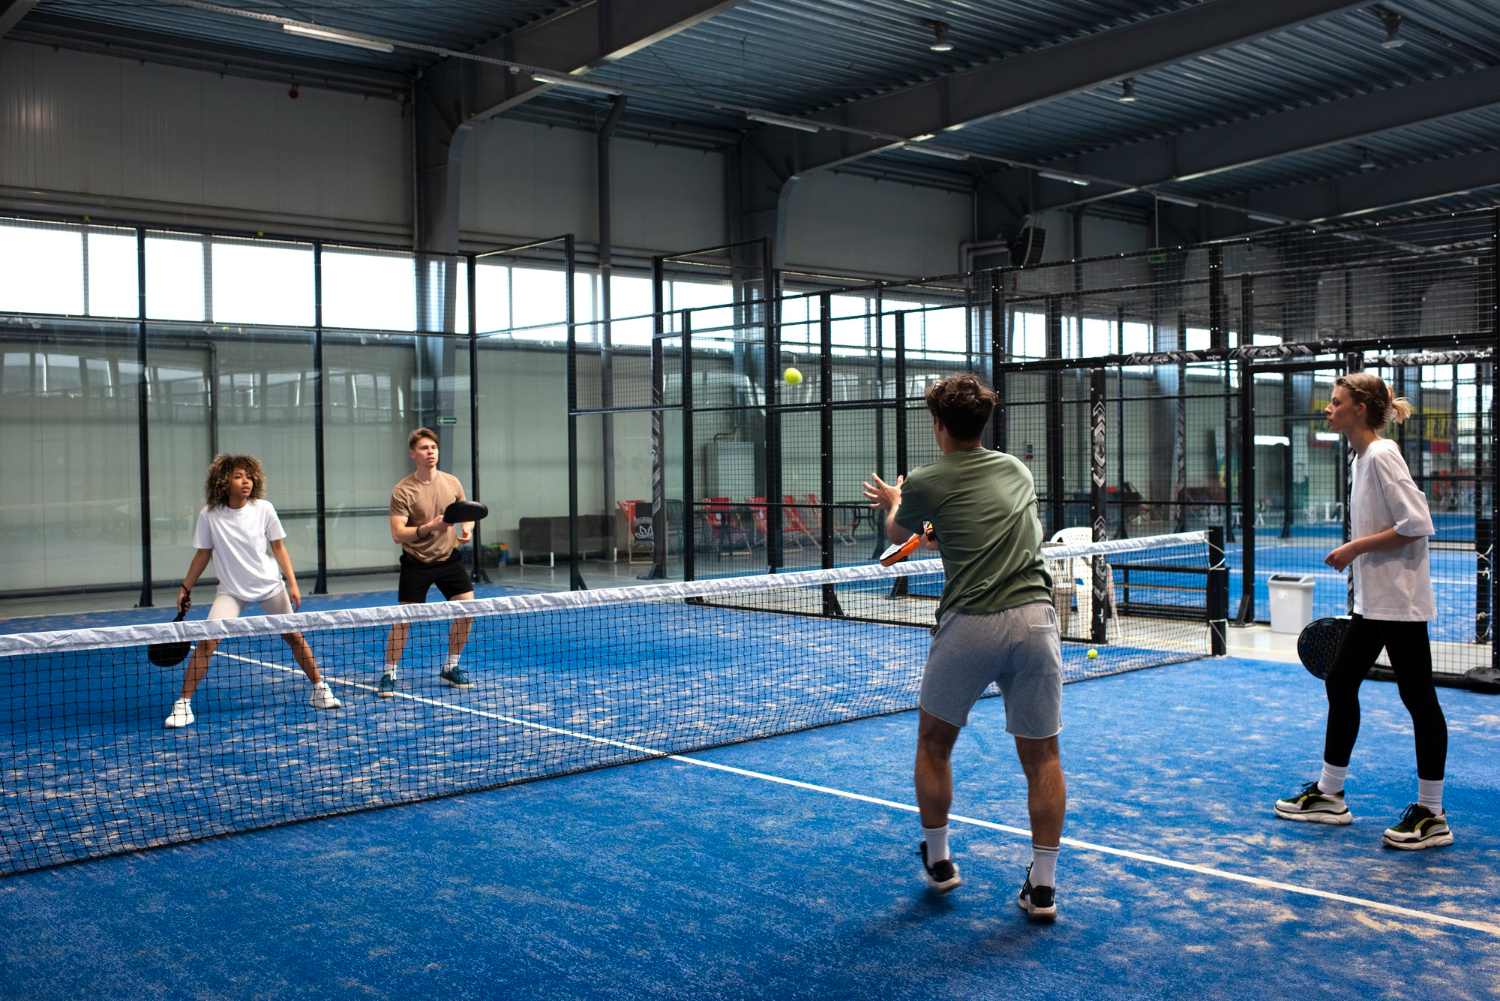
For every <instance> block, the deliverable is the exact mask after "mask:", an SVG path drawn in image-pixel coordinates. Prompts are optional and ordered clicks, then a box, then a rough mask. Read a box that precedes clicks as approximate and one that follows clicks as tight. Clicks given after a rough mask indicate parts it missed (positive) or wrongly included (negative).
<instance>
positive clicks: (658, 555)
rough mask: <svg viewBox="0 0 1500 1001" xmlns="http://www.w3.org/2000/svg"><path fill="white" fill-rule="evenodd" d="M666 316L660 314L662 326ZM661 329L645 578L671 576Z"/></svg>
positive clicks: (656, 342) (654, 360)
mask: <svg viewBox="0 0 1500 1001" xmlns="http://www.w3.org/2000/svg"><path fill="white" fill-rule="evenodd" d="M664 321H665V317H662V316H658V317H657V325H658V327H660V326H664V325H665V323H664ZM665 336H666V334H665V333H663V332H662V331H661V330H658V331H657V333H656V336H655V337H653V338H651V569H650V570H649V571H648V572H646V573H644V574H642V575H641V577H640V579H641V580H664V579H665V578H666V576H667V531H666V529H667V525H666V521H667V482H666V464H667V463H666V444H667V438H666V424H665V421H664V418H665V417H666V414H665V412H664V411H663V409H662V408H663V407H664V406H665V405H666V391H665V386H666V367H667V359H666V348H665V345H663V344H662V339H663V338H664V337H665Z"/></svg>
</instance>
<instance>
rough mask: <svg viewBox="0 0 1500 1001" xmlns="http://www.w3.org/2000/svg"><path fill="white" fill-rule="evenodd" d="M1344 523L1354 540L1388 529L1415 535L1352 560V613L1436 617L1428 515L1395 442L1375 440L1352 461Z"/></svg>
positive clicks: (1407, 618) (1400, 619)
mask: <svg viewBox="0 0 1500 1001" xmlns="http://www.w3.org/2000/svg"><path fill="white" fill-rule="evenodd" d="M1349 520H1350V531H1351V532H1352V533H1353V536H1354V538H1356V539H1361V538H1364V537H1365V536H1367V535H1376V534H1378V533H1380V532H1384V531H1385V530H1386V529H1388V528H1394V529H1395V530H1396V532H1397V533H1398V534H1400V535H1411V536H1421V538H1418V539H1416V540H1415V541H1412V542H1408V543H1407V544H1406V545H1404V546H1401V547H1400V548H1399V549H1388V550H1386V551H1385V552H1383V553H1364V554H1363V555H1361V556H1358V557H1356V558H1355V560H1354V563H1353V565H1352V567H1351V570H1352V572H1353V574H1354V610H1355V611H1356V612H1358V613H1359V614H1360V615H1363V616H1364V617H1365V618H1368V619H1384V620H1386V621H1388V622H1431V621H1432V620H1433V619H1436V618H1437V603H1436V602H1435V601H1434V600H1433V597H1432V575H1431V574H1430V573H1429V571H1428V566H1427V536H1429V535H1433V534H1435V533H1434V531H1433V527H1432V515H1431V514H1429V513H1428V511H1427V498H1426V497H1424V496H1423V495H1422V491H1421V490H1419V489H1417V485H1416V483H1415V482H1413V481H1412V478H1411V473H1410V472H1409V471H1408V470H1407V468H1406V462H1405V460H1404V459H1402V457H1401V449H1400V447H1399V446H1398V445H1397V444H1396V443H1395V442H1393V441H1391V440H1389V439H1386V438H1377V439H1376V440H1375V441H1372V442H1371V443H1370V446H1369V447H1368V448H1366V449H1365V454H1364V455H1361V456H1356V457H1355V460H1354V481H1353V483H1352V484H1351V487H1350V490H1349Z"/></svg>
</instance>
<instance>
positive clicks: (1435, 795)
mask: <svg viewBox="0 0 1500 1001" xmlns="http://www.w3.org/2000/svg"><path fill="white" fill-rule="evenodd" d="M1417 802H1418V803H1419V804H1420V805H1422V806H1425V807H1427V809H1429V810H1431V811H1432V812H1433V813H1434V814H1437V815H1439V816H1441V815H1442V813H1443V780H1442V779H1423V778H1419V779H1417Z"/></svg>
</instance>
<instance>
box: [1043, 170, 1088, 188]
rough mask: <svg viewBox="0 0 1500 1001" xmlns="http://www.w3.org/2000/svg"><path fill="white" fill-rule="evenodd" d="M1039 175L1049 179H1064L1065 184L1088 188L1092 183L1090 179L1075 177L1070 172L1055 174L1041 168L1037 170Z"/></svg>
mask: <svg viewBox="0 0 1500 1001" xmlns="http://www.w3.org/2000/svg"><path fill="white" fill-rule="evenodd" d="M1037 176H1038V177H1045V178H1046V179H1047V180H1049V181H1062V182H1063V183H1064V184H1076V185H1078V186H1079V187H1080V188H1086V187H1088V186H1089V184H1090V183H1091V182H1089V181H1085V180H1084V179H1083V178H1081V177H1073V176H1071V175H1069V174H1054V173H1052V171H1050V170H1039V171H1037Z"/></svg>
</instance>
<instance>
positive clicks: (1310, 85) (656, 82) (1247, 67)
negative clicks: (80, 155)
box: [36, 0, 1500, 199]
mask: <svg viewBox="0 0 1500 1001" xmlns="http://www.w3.org/2000/svg"><path fill="white" fill-rule="evenodd" d="M1193 3H1194V0H749V2H746V3H743V4H740V5H738V6H736V7H734V8H732V9H730V10H728V11H726V12H725V13H723V14H720V15H719V16H717V17H715V18H712V19H710V20H709V21H706V22H704V23H702V24H699V25H696V26H694V27H692V28H689V29H687V30H685V31H682V32H679V33H678V34H676V35H673V36H671V37H669V38H666V39H664V40H662V41H660V42H658V43H656V44H655V45H652V46H649V47H647V48H645V49H642V50H640V51H638V52H636V53H634V54H632V55H631V56H629V57H628V58H626V59H623V60H621V61H619V62H617V63H615V64H612V65H610V66H608V67H605V68H604V69H602V70H600V71H597V72H596V73H595V74H594V75H593V76H594V78H596V79H601V80H612V81H616V82H619V83H622V84H625V85H627V86H629V87H638V88H649V89H655V90H659V91H665V92H669V93H671V94H678V95H691V96H694V97H697V98H699V99H702V100H709V101H721V102H724V103H727V104H734V105H740V106H753V107H759V108H764V109H767V110H771V111H775V112H778V113H781V114H785V115H805V114H809V113H813V112H817V111H822V110H826V109H828V108H831V107H835V106H837V105H839V104H842V103H845V102H849V101H856V100H859V99H861V98H864V97H868V96H871V95H874V94H877V93H882V92H887V91H891V90H895V89H899V88H901V87H905V86H909V85H911V84H914V83H917V82H920V81H923V80H928V79H932V78H935V77H937V76H939V75H942V74H946V73H952V72H955V71H958V70H961V69H964V68H968V67H974V66H980V65H983V64H985V63H989V62H994V61H997V60H1002V59H1005V58H1008V57H1011V56H1014V55H1017V54H1020V53H1023V52H1027V51H1032V50H1035V49H1040V48H1045V47H1047V46H1050V45H1054V44H1057V43H1059V42H1063V41H1067V40H1069V39H1073V38H1078V37H1081V36H1084V35H1087V34H1090V33H1093V32H1098V31H1104V30H1108V29H1110V28H1114V27H1118V26H1120V25H1124V24H1128V23H1131V22H1133V21H1138V20H1142V19H1145V18H1149V17H1152V16H1155V15H1159V14H1162V13H1166V12H1169V11H1173V10H1179V9H1182V8H1186V7H1190V6H1193ZM240 6H241V7H242V8H243V9H247V10H251V9H253V10H256V11H259V12H262V13H274V14H277V15H280V16H290V17H296V18H298V19H305V20H313V19H314V17H315V18H316V20H317V21H318V22H319V23H322V24H327V25H329V26H331V27H339V28H347V29H351V30H357V31H361V32H364V33H368V34H374V35H381V36H387V37H392V38H398V39H403V40H408V41H412V42H419V43H423V44H428V45H439V46H445V47H449V48H453V49H467V48H471V47H473V46H475V45H478V44H480V43H482V42H484V41H487V40H490V39H492V38H495V37H497V36H499V35H501V34H503V33H504V32H505V31H508V30H510V29H513V28H515V27H517V26H519V25H522V24H525V23H528V22H530V21H533V20H535V19H537V18H539V17H543V16H546V15H548V14H551V13H553V12H555V11H557V10H559V9H562V8H564V7H566V6H569V4H566V3H547V2H538V0H531V2H523V0H441V2H430V0H380V2H379V3H376V4H371V3H364V2H358V0H326V2H325V3H321V4H318V5H317V6H316V7H315V8H314V7H308V8H303V7H300V6H298V7H291V6H288V5H284V4H281V3H270V2H265V0H261V2H259V3H257V4H255V6H253V7H251V6H247V5H244V4H241V5H240ZM36 9H37V10H38V11H42V12H50V13H53V14H58V15H66V16H69V17H73V18H85V19H90V20H93V21H97V22H105V23H109V24H114V25H118V26H121V27H129V28H132V29H137V30H147V31H154V32H159V33H163V34H169V35H174V36H179V37H186V38H197V39H202V40H204V41H205V42H208V41H212V42H215V43H221V44H222V43H228V44H234V45H238V46H243V47H248V48H255V49H261V50H265V51H274V52H278V53H283V54H286V55H289V56H297V55H303V56H308V57H316V58H318V59H322V60H341V61H346V62H350V63H360V64H363V65H369V66H378V67H381V68H384V69H401V70H404V71H406V72H415V71H416V70H418V69H419V68H420V67H421V66H423V65H426V64H427V63H429V62H430V61H431V60H430V59H429V58H427V57H425V55H424V54H420V53H412V52H411V51H409V50H407V51H403V50H401V49H399V48H398V49H397V51H396V52H395V53H392V54H390V55H383V54H380V53H374V52H365V51H362V50H358V49H350V48H346V47H342V46H337V45H328V44H323V43H318V42H311V41H304V40H301V39H297V38H295V37H293V36H289V35H286V34H284V33H283V32H281V31H280V30H279V29H277V28H276V26H274V25H272V24H268V23H264V22H261V23H258V22H255V21H251V20H246V19H242V18H236V17H232V16H227V15H222V14H216V13H211V12H207V11H202V10H195V9H188V8H183V7H179V6H173V5H168V4H162V3H158V2H149V0H43V2H42V3H41V4H40V5H39V6H38V7H37V8H36ZM1392 12H1398V13H1400V14H1401V15H1402V16H1403V18H1404V20H1403V24H1402V30H1401V34H1402V37H1403V38H1404V39H1405V44H1404V45H1403V46H1401V47H1399V48H1392V49H1387V48H1383V47H1382V46H1381V44H1380V43H1381V41H1382V40H1383V39H1384V37H1385V31H1384V28H1383V26H1382V24H1381V22H1380V20H1379V15H1381V14H1388V13H1392ZM934 20H941V21H944V22H946V23H947V24H949V25H950V32H949V37H950V40H951V41H952V42H953V44H954V46H955V48H954V50H953V51H951V52H947V53H935V52H931V51H929V49H928V44H929V43H930V42H931V41H932V32H933V28H932V22H933V21H934ZM1496 65H1500V4H1497V3H1495V2H1492V0H1401V2H1399V3H1394V4H1376V5H1371V6H1369V7H1365V8H1361V9H1358V10H1350V11H1346V12H1345V13H1342V14H1338V15H1334V16H1331V17H1326V18H1322V19H1320V20H1317V21H1315V22H1312V23H1309V24H1305V25H1302V26H1300V27H1297V28H1294V29H1291V30H1288V31H1283V32H1278V33H1276V34H1273V35H1270V36H1268V37H1265V38H1262V39H1258V40H1255V41H1252V42H1247V43H1243V44H1239V45H1235V46H1232V47H1230V48H1227V49H1223V50H1220V51H1218V52H1215V53H1212V54H1210V55H1205V56H1201V57H1198V58H1195V59H1190V60H1187V61H1184V62H1181V63H1178V64H1175V65H1172V66H1169V67H1166V68H1164V69H1160V70H1155V71H1152V72H1148V73H1144V74H1141V75H1140V77H1139V78H1138V80H1137V83H1136V94H1137V97H1138V100H1137V101H1135V102H1133V103H1122V102H1120V101H1118V100H1116V99H1115V98H1116V96H1117V94H1118V89H1117V86H1116V85H1109V86H1105V87H1102V88H1099V89H1098V90H1096V91H1094V92H1091V93H1084V94H1077V95H1073V96H1070V97H1065V98H1061V99H1058V100H1055V101H1052V102H1050V103H1048V104H1045V105H1042V106H1040V107H1036V108H1033V109H1031V110H1028V111H1024V112H1020V113H1018V114H1013V115H1008V116H1005V117H1003V118H998V119H992V120H989V121H985V122H980V123H976V124H974V125H972V126H969V127H967V128H964V129H962V130H959V131H957V132H954V133H951V134H949V135H945V136H944V139H943V142H944V144H945V145H948V146H953V147H960V148H963V149H968V150H972V151H974V152H976V153H980V154H985V155H989V156H996V157H1004V158H1009V159H1012V160H1018V161H1024V162H1030V163H1042V164H1045V163H1047V162H1049V161H1057V160H1062V159H1064V158H1067V157H1071V156H1075V155H1077V154H1080V153H1085V152H1097V151H1100V150H1108V149H1110V148H1112V147H1115V146H1118V145H1121V144H1125V143H1130V142H1133V141H1138V140H1141V139H1147V138H1153V137H1161V136H1169V135H1174V134H1179V133H1184V132H1188V131H1191V130H1194V129H1200V128H1205V127H1209V126H1213V125H1217V124H1222V123H1226V122H1232V121H1236V120H1240V119H1246V118H1251V117H1257V116H1262V115H1274V114H1276V113H1278V112H1283V111H1288V110H1292V109H1295V108H1299V107H1305V106H1308V105H1311V104H1315V103H1319V102H1328V101H1338V100H1340V99H1341V98H1345V97H1349V96H1352V95H1357V94H1369V93H1379V92H1381V91H1385V90H1389V89H1391V88H1394V87H1402V86H1407V85H1411V84H1414V83H1421V82H1423V81H1428V80H1433V79H1437V78H1440V77H1444V76H1448V75H1451V74H1454V73H1465V72H1471V71H1473V70H1476V69H1481V68H1485V67H1490V66H1496ZM603 101H604V99H603V98H601V97H598V96H593V95H588V94H582V93H578V92H572V93H570V92H566V91H564V90H561V89H554V90H553V91H551V92H550V93H549V94H548V95H546V96H545V97H542V98H539V99H537V101H536V102H535V104H537V105H539V106H541V107H542V108H551V109H554V110H553V111H552V112H550V113H554V114H560V115H569V114H572V115H575V116H577V117H580V118H582V119H583V120H585V121H587V120H589V119H591V118H592V117H593V115H594V113H595V111H597V109H599V108H600V107H602V104H603ZM538 110H541V109H540V108H539V109H538ZM630 113H631V115H637V116H644V117H646V118H651V119H656V120H660V121H663V122H676V123H680V124H681V125H683V126H684V127H687V126H692V127H697V128H699V130H700V134H699V135H698V136H697V137H696V138H695V140H694V141H695V142H696V143H701V142H702V141H703V140H702V135H701V130H702V129H703V128H704V127H706V128H708V129H711V130H719V131H722V132H723V134H725V135H726V136H730V137H732V136H733V135H734V134H735V133H737V132H743V131H746V130H747V129H749V128H752V127H753V125H752V124H751V123H749V122H746V121H745V119H744V118H743V116H742V115H741V114H739V113H738V112H732V111H724V110H716V109H713V108H708V107H704V106H703V105H701V104H693V103H688V102H685V101H682V100H674V99H673V98H672V97H670V96H653V95H640V94H636V95H633V96H632V97H631V110H630ZM1497 136H1500V111H1497V110H1496V109H1486V110H1484V111H1479V112H1471V113H1466V114H1462V115H1453V116H1449V117H1447V118H1444V119H1441V120H1438V121H1433V122H1427V123H1424V124H1422V125H1418V126H1411V127H1406V128H1401V129H1396V130H1392V131H1389V132H1385V133H1382V134H1379V135H1376V136H1374V137H1371V138H1369V139H1368V140H1364V141H1361V142H1360V143H1358V144H1357V148H1356V147H1354V146H1351V145H1349V144H1346V145H1342V146H1336V147H1331V148H1327V149H1322V150H1317V151H1314V152H1309V153H1299V154H1295V155H1291V156H1283V157H1279V158H1277V159H1274V160H1272V161H1269V162H1265V163H1261V164H1257V165H1255V166H1252V167H1245V168H1241V169H1237V170H1232V171H1227V172H1224V173H1222V174H1217V175H1214V176H1211V177H1208V178H1203V179H1200V180H1197V181H1193V182H1190V183H1185V184H1181V185H1177V186H1175V190H1180V191H1181V192H1182V193H1183V194H1191V195H1193V196H1194V197H1198V198H1203V199H1233V198H1236V197H1239V196H1241V195H1244V194H1246V193H1248V192H1252V191H1259V190H1266V189H1274V188H1277V187H1281V186H1285V185H1288V184H1294V183H1297V182H1300V181H1307V180H1314V179H1320V178H1327V177H1336V176H1340V175H1342V174H1347V173H1350V172H1356V171H1358V170H1359V169H1360V161H1361V158H1362V157H1363V150H1364V149H1368V150H1369V151H1370V154H1371V157H1372V158H1373V160H1374V161H1375V163H1376V164H1377V165H1378V167H1379V168H1384V167H1387V166H1397V165H1401V164H1409V163H1418V162H1423V161H1426V160H1431V159H1434V158H1440V157H1445V156H1453V155H1459V154H1462V153H1464V152H1472V151H1481V150H1491V149H1495V148H1496V147H1497V140H1496V137H1497ZM913 159H914V158H913V156H912V155H911V154H903V153H894V154H885V155H883V156H882V157H877V158H874V160H875V161H880V160H885V161H887V162H890V163H893V164H894V163H899V162H902V161H906V162H912V161H913ZM920 162H921V164H922V166H924V167H927V168H932V167H933V166H934V164H933V163H932V162H931V161H930V158H927V157H921V158H920ZM977 165H978V161H970V162H969V163H967V164H954V165H953V167H952V170H953V172H954V173H955V175H956V176H962V175H963V174H964V173H965V172H967V173H969V174H974V173H976V172H977V169H978V166H977ZM990 169H993V165H992V166H991V168H990ZM1465 197H1467V196H1465Z"/></svg>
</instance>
